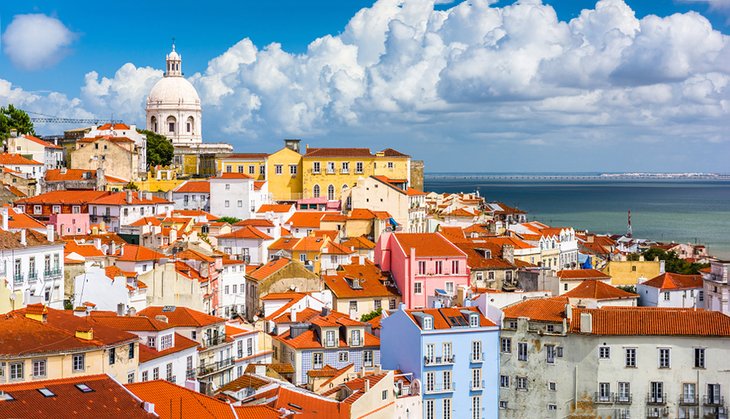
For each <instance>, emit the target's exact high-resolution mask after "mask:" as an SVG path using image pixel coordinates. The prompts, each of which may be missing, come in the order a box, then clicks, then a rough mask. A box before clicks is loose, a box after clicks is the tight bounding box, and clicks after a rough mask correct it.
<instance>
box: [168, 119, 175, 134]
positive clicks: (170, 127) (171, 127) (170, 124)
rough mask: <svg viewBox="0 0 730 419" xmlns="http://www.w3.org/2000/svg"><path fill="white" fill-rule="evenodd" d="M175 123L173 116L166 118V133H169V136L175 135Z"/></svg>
mask: <svg viewBox="0 0 730 419" xmlns="http://www.w3.org/2000/svg"><path fill="white" fill-rule="evenodd" d="M175 122H177V121H176V120H175V117H174V116H168V117H167V132H169V133H170V134H174V133H175Z"/></svg>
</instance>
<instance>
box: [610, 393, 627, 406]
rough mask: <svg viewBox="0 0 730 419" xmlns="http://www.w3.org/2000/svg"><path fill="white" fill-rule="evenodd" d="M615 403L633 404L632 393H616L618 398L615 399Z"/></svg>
mask: <svg viewBox="0 0 730 419" xmlns="http://www.w3.org/2000/svg"><path fill="white" fill-rule="evenodd" d="M613 402H614V403H616V404H631V393H629V394H625V393H624V394H621V393H616V396H615V397H614V399H613Z"/></svg>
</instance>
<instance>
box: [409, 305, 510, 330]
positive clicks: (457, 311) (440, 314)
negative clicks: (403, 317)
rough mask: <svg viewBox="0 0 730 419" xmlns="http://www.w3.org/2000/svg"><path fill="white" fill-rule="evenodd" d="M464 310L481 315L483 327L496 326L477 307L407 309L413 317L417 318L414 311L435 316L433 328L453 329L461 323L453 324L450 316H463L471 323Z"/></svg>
mask: <svg viewBox="0 0 730 419" xmlns="http://www.w3.org/2000/svg"><path fill="white" fill-rule="evenodd" d="M464 311H469V312H473V313H477V314H478V315H479V325H480V326H481V327H491V326H496V324H494V322H492V321H491V320H489V319H487V318H486V317H484V316H483V315H482V314H481V313H480V312H479V310H478V309H477V308H476V307H451V308H427V309H416V310H406V313H407V314H408V316H410V317H411V318H412V319H415V316H414V313H425V314H430V315H431V316H432V317H433V328H434V329H451V328H452V327H459V326H461V325H457V324H453V323H452V322H451V321H450V320H449V318H450V317H461V318H463V319H464V320H465V321H466V322H467V324H468V323H469V319H468V317H467V314H464V313H463V312H464ZM414 322H415V320H414ZM416 324H418V322H416Z"/></svg>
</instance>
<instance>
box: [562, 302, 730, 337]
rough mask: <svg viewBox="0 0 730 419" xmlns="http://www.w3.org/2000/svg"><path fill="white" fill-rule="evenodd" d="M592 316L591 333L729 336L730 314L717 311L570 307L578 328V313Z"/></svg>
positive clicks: (575, 330)
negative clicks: (729, 315)
mask: <svg viewBox="0 0 730 419" xmlns="http://www.w3.org/2000/svg"><path fill="white" fill-rule="evenodd" d="M582 313H590V314H591V316H592V320H593V321H592V331H591V333H592V334H594V335H614V336H615V335H623V336H627V335H628V336H657V335H658V336H713V337H730V317H728V316H726V315H724V314H722V313H720V312H718V311H705V310H694V309H680V308H658V307H603V308H600V309H582V308H574V309H573V317H572V321H571V323H570V330H571V332H573V333H581V332H580V323H581V314H582Z"/></svg>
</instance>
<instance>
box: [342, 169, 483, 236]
mask: <svg viewBox="0 0 730 419" xmlns="http://www.w3.org/2000/svg"><path fill="white" fill-rule="evenodd" d="M345 203H346V204H345V208H347V209H348V210H350V209H353V208H367V209H369V210H371V211H386V212H388V213H389V214H390V215H391V216H392V217H393V218H394V219H395V221H396V222H397V223H398V224H399V225H400V226H402V229H403V231H404V232H407V233H425V232H426V194H425V193H423V192H421V191H418V190H416V189H413V188H411V187H409V186H408V185H407V183H405V182H403V181H402V180H393V179H389V178H387V177H385V176H369V177H367V178H361V179H358V181H357V185H355V186H353V187H352V188H351V189H350V190H349V193H348V196H347V197H346V198H345ZM469 225H471V224H469Z"/></svg>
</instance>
